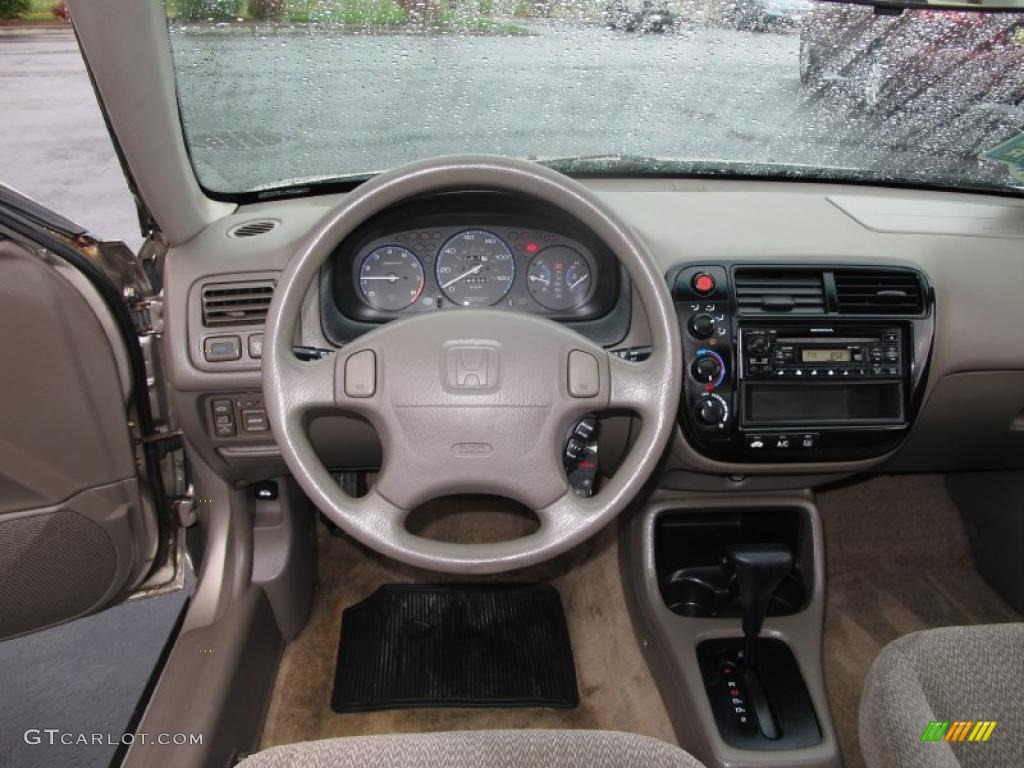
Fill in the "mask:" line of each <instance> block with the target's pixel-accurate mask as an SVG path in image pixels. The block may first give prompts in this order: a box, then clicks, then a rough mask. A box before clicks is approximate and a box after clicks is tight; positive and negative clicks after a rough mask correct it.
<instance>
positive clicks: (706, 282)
mask: <svg viewBox="0 0 1024 768" xmlns="http://www.w3.org/2000/svg"><path fill="white" fill-rule="evenodd" d="M693 290H695V291H696V292H697V293H699V294H700V295H701V296H707V295H708V294H709V293H711V292H712V291H713V290H715V278H713V277H712V276H711V275H709V274H708V273H707V272H701V273H700V274H699V275H697V276H696V277H694V278H693Z"/></svg>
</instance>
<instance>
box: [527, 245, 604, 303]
mask: <svg viewBox="0 0 1024 768" xmlns="http://www.w3.org/2000/svg"><path fill="white" fill-rule="evenodd" d="M526 280H527V285H528V287H529V289H530V295H531V296H533V298H534V299H536V301H537V303H538V304H540V305H541V306H542V307H545V308H546V309H552V310H555V311H565V310H567V309H575V308H576V307H578V306H580V305H581V304H583V302H584V301H586V299H587V296H588V295H590V286H591V283H592V282H593V278H592V277H591V273H590V265H589V264H588V263H587V260H586V259H584V258H583V256H582V254H580V253H579V251H576V250H574V249H572V248H569V247H568V246H565V245H553V246H551V247H550V248H545V249H544V250H543V251H541V252H540V253H538V254H537V255H536V256H534V257H533V259H532V260H531V261H530V266H529V268H528V269H527V271H526Z"/></svg>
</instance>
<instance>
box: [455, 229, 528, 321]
mask: <svg viewBox="0 0 1024 768" xmlns="http://www.w3.org/2000/svg"><path fill="white" fill-rule="evenodd" d="M515 276H516V265H515V261H514V260H513V258H512V251H511V250H509V247H508V246H507V245H505V242H504V241H503V240H502V239H501V238H500V237H498V236H497V235H495V234H494V233H493V232H487V231H486V230H482V229H467V230H465V231H464V232H459V233H458V234H457V235H454V236H452V237H451V238H449V239H448V241H447V242H446V243H445V244H444V245H443V246H441V252H440V253H439V254H438V255H437V283H438V285H440V286H441V290H442V291H444V295H445V296H447V297H448V298H449V299H450V300H451V301H452V302H454V303H455V304H458V305H460V306H463V307H488V306H491V305H492V304H497V303H498V302H499V301H501V300H502V299H503V298H505V296H506V295H507V294H508V292H509V291H510V290H511V289H512V282H513V281H514V280H515Z"/></svg>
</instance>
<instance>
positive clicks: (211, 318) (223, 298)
mask: <svg viewBox="0 0 1024 768" xmlns="http://www.w3.org/2000/svg"><path fill="white" fill-rule="evenodd" d="M273 297H274V281H273V280H252V281H250V282H239V283H208V284H207V285H204V286H203V294H202V300H203V325H205V326H206V327H207V328H218V327H220V326H222V325H262V324H263V322H264V321H265V320H266V319H267V311H268V310H269V309H270V300H271V299H272V298H273Z"/></svg>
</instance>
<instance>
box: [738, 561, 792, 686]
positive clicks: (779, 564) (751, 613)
mask: <svg viewBox="0 0 1024 768" xmlns="http://www.w3.org/2000/svg"><path fill="white" fill-rule="evenodd" d="M729 560H730V561H731V562H732V564H733V567H734V568H735V569H736V585H737V586H738V587H739V592H740V602H741V603H742V605H743V666H744V667H746V668H747V669H748V670H753V669H754V667H755V666H756V664H757V661H756V650H755V646H756V644H757V636H758V635H759V634H761V626H762V625H763V624H764V617H765V616H766V615H767V613H768V605H769V603H771V599H772V595H774V594H775V590H777V589H778V588H779V585H780V584H781V583H782V580H783V579H785V578H786V576H788V575H789V572H790V571H791V570H793V553H792V552H790V551H789V550H788V549H786V548H785V547H783V546H782V545H781V544H751V545H749V546H745V547H737V548H736V549H733V550H731V551H730V552H729Z"/></svg>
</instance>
